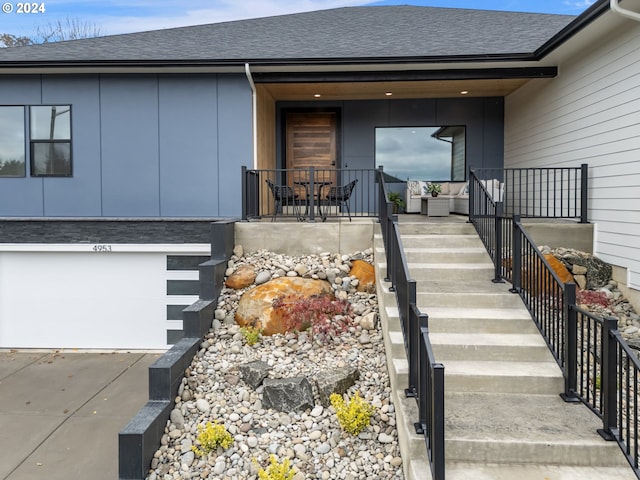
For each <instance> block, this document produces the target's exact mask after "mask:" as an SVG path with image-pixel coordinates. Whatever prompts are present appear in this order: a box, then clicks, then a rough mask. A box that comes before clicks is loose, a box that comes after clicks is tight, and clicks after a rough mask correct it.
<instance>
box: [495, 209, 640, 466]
mask: <svg viewBox="0 0 640 480" xmlns="http://www.w3.org/2000/svg"><path fill="white" fill-rule="evenodd" d="M510 220H511V223H512V233H511V241H510V242H505V243H508V245H509V249H510V251H509V254H508V256H507V258H508V260H509V261H508V262H503V263H504V269H505V270H507V267H508V270H509V275H508V277H507V276H504V277H503V278H508V279H509V280H510V281H511V283H512V289H511V290H512V291H513V292H515V293H518V294H519V295H520V298H521V299H522V301H523V302H524V304H525V306H526V307H527V309H528V310H529V312H530V314H531V317H532V318H533V320H534V322H535V324H536V326H537V327H538V329H539V331H540V333H541V334H542V336H543V338H544V340H545V341H546V343H547V345H548V347H549V350H550V351H551V353H552V354H553V356H554V358H555V359H556V361H557V363H558V365H559V366H560V368H561V369H562V373H563V377H564V391H563V392H562V394H561V396H562V397H563V398H564V399H565V401H568V402H571V401H579V402H582V403H584V404H585V405H586V406H587V407H588V408H589V409H590V410H591V411H592V412H593V413H595V414H596V415H597V416H598V418H599V419H600V420H601V421H602V428H601V429H599V430H598V433H600V435H602V437H603V438H605V439H607V440H612V441H616V442H617V443H618V445H619V446H620V448H621V450H622V451H623V453H624V454H625V456H626V458H627V460H628V461H629V464H630V465H631V467H632V469H633V471H634V473H635V474H636V476H637V477H638V478H640V469H639V468H638V461H639V455H638V452H639V444H638V433H639V430H640V422H639V416H638V393H639V392H638V388H639V386H638V380H639V374H638V372H639V370H640V362H639V360H638V356H637V354H635V353H634V352H633V350H632V349H631V348H630V347H629V346H628V344H627V343H626V342H625V340H624V339H623V338H622V337H621V335H620V332H619V331H618V327H617V319H615V318H602V317H599V316H596V315H594V314H592V313H590V312H588V311H586V310H584V309H582V308H580V307H579V306H578V305H577V298H576V297H577V293H576V285H575V284H574V283H572V282H566V283H565V282H563V281H562V280H561V279H560V278H559V277H558V275H557V274H556V272H555V271H554V269H553V268H552V267H551V265H550V264H549V262H548V261H547V259H546V258H545V256H544V255H542V254H541V253H540V250H539V248H538V247H537V245H536V244H535V242H534V241H533V240H532V239H531V237H530V236H529V235H528V234H527V232H526V230H525V229H524V227H523V226H522V223H521V221H520V220H521V219H520V218H519V217H518V216H516V217H514V218H513V219H510ZM496 223H501V219H500V218H497V219H496ZM495 230H497V228H496V229H495ZM487 243H488V244H489V245H493V244H492V242H487ZM498 243H499V242H498Z"/></svg>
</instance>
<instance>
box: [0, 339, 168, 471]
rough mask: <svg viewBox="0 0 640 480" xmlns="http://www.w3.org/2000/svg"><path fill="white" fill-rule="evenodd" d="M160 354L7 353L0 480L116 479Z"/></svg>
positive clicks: (2, 366)
mask: <svg viewBox="0 0 640 480" xmlns="http://www.w3.org/2000/svg"><path fill="white" fill-rule="evenodd" d="M159 356H160V354H159V353H95V352H91V353H81V352H72V351H67V350H62V351H55V352H54V351H6V350H4V351H0V428H1V431H2V433H1V434H0V479H2V480H41V479H44V478H46V479H47V480H69V479H87V478H90V479H92V480H103V479H104V480H113V479H116V478H118V432H119V431H120V430H121V429H122V427H123V426H125V425H126V424H127V423H128V422H129V420H131V418H132V417H133V416H134V415H135V414H136V413H137V411H138V410H139V409H140V408H141V407H142V406H143V405H144V404H145V402H146V401H147V398H148V378H149V373H148V368H149V365H151V364H152V363H153V362H154V361H155V360H156V359H157V358H158V357H159Z"/></svg>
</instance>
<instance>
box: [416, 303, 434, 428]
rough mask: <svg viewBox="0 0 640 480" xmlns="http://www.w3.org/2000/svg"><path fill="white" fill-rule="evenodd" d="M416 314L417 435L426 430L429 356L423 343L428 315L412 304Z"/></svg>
mask: <svg viewBox="0 0 640 480" xmlns="http://www.w3.org/2000/svg"><path fill="white" fill-rule="evenodd" d="M414 307H415V309H416V312H417V313H419V315H418V328H417V331H416V338H417V341H418V345H417V346H418V352H417V353H418V357H417V361H418V371H419V376H418V386H417V388H416V391H415V394H414V396H416V397H418V421H417V422H416V423H414V427H415V429H416V433H417V434H418V435H424V434H425V432H426V431H427V418H428V417H429V408H428V407H427V405H428V401H429V390H430V387H429V383H428V382H429V356H428V354H427V346H426V345H425V343H424V335H425V333H426V334H427V335H428V333H429V317H427V315H426V314H424V313H420V312H419V310H418V307H417V306H414Z"/></svg>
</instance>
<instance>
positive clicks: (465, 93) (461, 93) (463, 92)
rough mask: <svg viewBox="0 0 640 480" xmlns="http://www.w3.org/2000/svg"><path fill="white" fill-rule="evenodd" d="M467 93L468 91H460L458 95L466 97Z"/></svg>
mask: <svg viewBox="0 0 640 480" xmlns="http://www.w3.org/2000/svg"><path fill="white" fill-rule="evenodd" d="M468 93H469V91H468V90H462V91H461V92H460V95H467V94H468Z"/></svg>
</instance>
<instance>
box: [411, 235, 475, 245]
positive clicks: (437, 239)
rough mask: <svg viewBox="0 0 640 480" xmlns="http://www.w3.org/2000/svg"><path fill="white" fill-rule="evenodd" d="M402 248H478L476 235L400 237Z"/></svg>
mask: <svg viewBox="0 0 640 480" xmlns="http://www.w3.org/2000/svg"><path fill="white" fill-rule="evenodd" d="M401 240H402V246H403V248H444V247H445V246H446V247H447V248H451V249H456V248H480V247H483V245H482V241H481V240H480V238H479V237H478V235H476V234H473V235H436V234H429V235H402V237H401Z"/></svg>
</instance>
